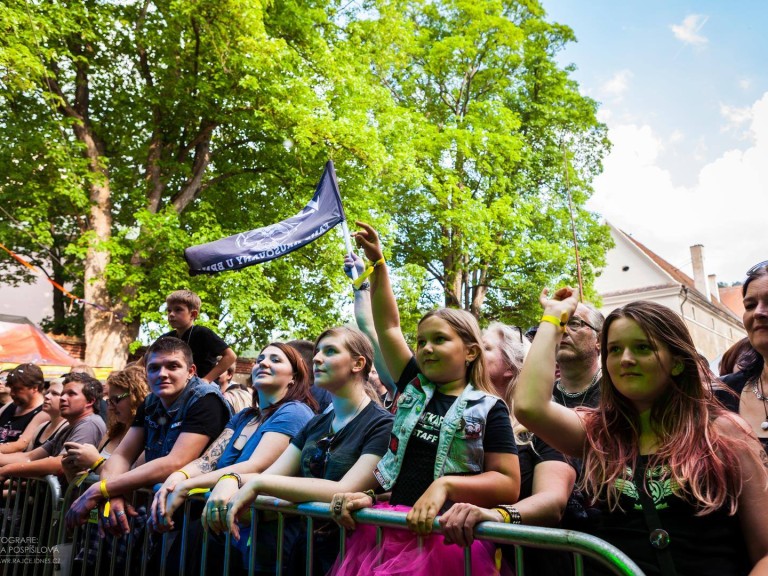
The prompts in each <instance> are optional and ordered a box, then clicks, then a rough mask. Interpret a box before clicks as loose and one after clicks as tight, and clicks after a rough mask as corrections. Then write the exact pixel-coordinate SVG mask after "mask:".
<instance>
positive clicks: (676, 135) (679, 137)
mask: <svg viewBox="0 0 768 576" xmlns="http://www.w3.org/2000/svg"><path fill="white" fill-rule="evenodd" d="M683 140H685V134H683V131H682V130H678V129H675V130H672V134H670V135H669V141H670V142H671V143H672V144H677V143H678V142H682V141H683Z"/></svg>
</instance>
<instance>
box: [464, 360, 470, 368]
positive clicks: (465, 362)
mask: <svg viewBox="0 0 768 576" xmlns="http://www.w3.org/2000/svg"><path fill="white" fill-rule="evenodd" d="M464 366H466V367H467V368H469V360H464Z"/></svg>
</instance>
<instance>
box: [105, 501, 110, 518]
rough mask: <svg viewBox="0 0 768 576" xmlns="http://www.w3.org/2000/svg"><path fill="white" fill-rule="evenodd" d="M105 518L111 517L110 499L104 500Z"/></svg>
mask: <svg viewBox="0 0 768 576" xmlns="http://www.w3.org/2000/svg"><path fill="white" fill-rule="evenodd" d="M104 518H109V500H107V501H106V502H104Z"/></svg>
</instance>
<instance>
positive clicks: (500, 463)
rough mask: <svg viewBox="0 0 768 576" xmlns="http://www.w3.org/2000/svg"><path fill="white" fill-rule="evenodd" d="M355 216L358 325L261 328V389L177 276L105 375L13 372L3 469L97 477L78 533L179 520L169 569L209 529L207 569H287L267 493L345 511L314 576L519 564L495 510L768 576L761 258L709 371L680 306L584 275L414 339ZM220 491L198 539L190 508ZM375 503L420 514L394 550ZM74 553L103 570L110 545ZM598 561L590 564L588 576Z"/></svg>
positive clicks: (0, 432) (289, 556)
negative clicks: (227, 565)
mask: <svg viewBox="0 0 768 576" xmlns="http://www.w3.org/2000/svg"><path fill="white" fill-rule="evenodd" d="M358 225H359V226H360V230H359V231H358V232H357V233H356V234H355V239H356V242H357V245H358V246H359V247H360V248H361V249H362V251H363V252H364V254H365V257H366V258H367V259H368V261H369V262H370V265H368V266H366V265H365V264H364V263H363V261H362V260H361V259H360V258H357V257H356V256H355V255H353V254H350V255H349V256H348V257H347V258H346V260H345V268H346V270H347V272H348V274H349V275H350V277H353V278H356V280H354V282H353V286H354V295H355V318H356V322H357V327H350V326H343V327H334V328H330V329H328V330H325V331H324V332H323V333H322V334H320V335H319V336H318V337H317V338H316V339H315V341H314V343H307V342H306V341H292V342H272V343H270V344H268V345H267V346H265V347H264V348H263V349H262V350H261V351H260V352H259V355H258V358H257V359H256V361H255V364H254V366H253V369H252V374H251V384H250V386H251V390H252V392H247V391H246V390H245V389H244V388H242V387H241V386H240V385H239V384H237V383H236V382H234V381H233V375H234V361H235V358H236V357H235V354H234V352H233V351H232V349H231V348H230V347H229V346H228V345H227V344H226V343H225V342H224V341H223V340H222V339H221V338H219V337H218V336H217V335H216V334H215V333H213V332H212V331H210V330H209V329H207V328H204V327H202V326H198V325H196V324H195V320H196V318H197V316H198V314H199V312H200V308H201V305H202V303H201V301H200V298H199V297H197V295H195V294H194V293H192V292H189V291H185V290H180V291H177V292H174V293H172V294H171V295H170V296H169V297H168V299H167V306H168V321H169V324H170V325H171V327H172V328H173V331H172V332H169V333H168V334H164V335H163V336H162V337H161V338H159V339H158V340H156V341H155V342H154V343H153V344H152V345H151V346H149V348H148V349H147V350H146V352H145V354H144V356H143V358H142V359H141V360H139V361H137V362H135V363H133V364H129V365H128V366H127V367H126V368H125V369H123V370H119V371H115V372H113V373H112V374H111V375H110V376H109V378H108V379H107V382H106V390H102V384H101V383H100V382H99V381H98V380H96V379H95V378H94V377H93V376H92V375H89V374H87V373H85V372H84V371H78V370H74V371H73V372H72V373H71V374H69V375H67V376H65V377H64V378H63V379H61V380H54V381H51V382H47V383H46V382H44V378H43V375H42V372H41V371H40V369H39V368H38V367H37V366H34V365H31V364H25V365H21V366H18V367H17V368H15V369H14V370H12V371H10V373H8V374H7V379H6V380H7V382H6V383H5V384H7V387H8V389H9V390H7V391H6V390H5V389H4V388H0V401H1V400H2V399H3V398H2V395H3V394H4V393H9V394H10V401H8V403H7V405H6V406H5V407H3V408H2V409H1V410H2V411H0V477H1V478H8V477H11V476H22V477H39V476H44V475H46V474H56V475H60V476H61V477H62V478H63V479H65V481H67V482H75V483H79V482H81V481H82V480H83V479H84V478H85V477H86V476H87V475H88V474H96V475H97V476H98V480H97V481H96V482H94V483H92V484H91V485H90V486H89V487H88V488H86V489H85V490H84V491H83V492H82V494H81V495H80V496H79V497H78V498H77V499H76V500H75V501H74V502H73V503H72V504H71V506H70V508H69V509H68V511H67V513H66V524H67V526H68V527H69V528H74V527H76V526H79V525H82V524H84V523H86V522H88V520H89V518H91V516H92V512H93V511H98V514H97V518H98V527H99V530H98V533H99V537H101V538H108V539H118V540H119V543H120V544H119V545H120V546H123V547H124V546H126V545H127V544H126V541H127V539H126V538H124V536H125V535H126V534H129V533H130V532H131V531H132V530H133V531H140V530H149V531H150V533H151V534H152V536H151V538H152V539H153V540H155V541H157V540H159V535H161V534H164V533H170V534H171V535H172V539H171V545H170V548H169V549H168V550H167V551H166V557H165V558H164V561H165V564H166V569H167V570H170V573H173V572H174V571H176V570H177V568H178V566H179V565H180V563H181V562H182V560H183V561H184V562H186V564H185V565H186V567H187V569H188V570H191V571H192V572H193V573H199V571H200V568H201V566H200V563H201V558H200V557H199V553H198V552H199V550H200V549H201V546H200V543H201V542H202V541H203V539H205V538H207V539H208V556H207V562H209V564H208V566H209V567H210V568H211V569H212V567H214V566H216V567H220V566H221V565H222V562H223V558H224V556H225V554H226V553H227V552H231V554H230V558H233V559H234V560H233V561H232V564H231V567H232V573H241V572H242V573H244V572H245V571H246V570H247V569H248V566H249V561H250V558H251V557H252V556H253V557H255V558H256V565H255V567H254V568H255V573H257V574H274V573H275V568H276V559H277V548H278V542H277V538H278V537H279V534H280V531H279V530H278V526H277V524H278V523H277V521H276V518H275V516H274V515H273V514H271V513H269V512H259V514H258V517H257V518H251V517H250V505H251V503H252V502H253V501H254V500H255V499H256V497H257V496H259V495H262V494H264V495H270V496H274V497H276V498H281V499H284V500H287V501H291V502H297V503H300V502H326V503H328V504H329V505H330V510H331V515H332V518H333V520H332V521H327V522H316V523H315V525H314V527H313V537H314V541H315V546H314V547H313V557H312V564H313V567H314V568H313V569H314V573H315V574H334V575H342V576H351V575H357V574H378V575H394V574H404V573H408V574H413V575H421V574H424V575H431V574H448V575H451V574H463V573H464V548H465V547H468V546H469V547H472V555H471V558H472V571H473V573H474V574H483V575H485V574H499V573H501V574H514V572H515V568H514V554H515V551H514V549H513V548H511V547H510V548H506V547H503V546H502V547H501V548H499V549H497V547H496V545H494V544H492V543H490V542H487V541H483V540H478V539H476V538H475V533H474V530H475V527H476V526H477V524H478V523H481V522H485V521H492V522H503V523H511V524H526V525H534V526H546V527H562V528H569V529H575V530H580V531H584V532H588V533H590V534H594V535H596V536H598V537H600V538H602V539H604V540H606V541H607V542H609V543H611V544H613V545H614V546H616V547H617V548H618V549H620V550H622V551H623V552H624V553H625V554H627V555H628V556H629V557H630V558H631V559H632V560H633V561H634V562H635V563H636V564H637V565H638V566H640V568H641V569H642V570H643V571H644V572H645V573H646V574H659V575H662V576H674V575H677V574H679V575H684V574H712V575H717V576H722V575H741V574H750V573H752V574H762V573H765V574H768V516H767V515H766V514H764V513H763V510H765V509H766V508H767V507H768V457H767V456H766V452H765V450H766V449H768V389H766V387H765V386H764V382H763V379H764V378H765V380H766V381H768V367H767V366H766V362H765V359H766V357H768V262H762V263H760V264H758V265H756V266H754V267H753V268H751V269H750V270H749V271H748V272H747V278H746V280H745V282H744V285H743V296H744V307H745V313H744V326H745V328H746V331H747V334H748V338H747V339H746V341H743V342H739V343H737V344H736V345H734V347H733V349H732V350H730V351H728V353H727V354H725V355H724V357H723V362H722V364H721V368H722V371H721V374H720V377H716V376H715V375H714V374H713V373H712V372H711V371H710V369H709V366H708V365H707V364H706V362H705V361H703V360H702V358H701V356H700V355H699V354H698V353H697V351H696V349H695V346H694V344H693V342H692V340H691V336H690V334H689V333H688V330H687V328H686V326H685V324H684V323H683V321H682V320H681V319H680V317H679V315H677V314H676V313H675V312H673V311H672V310H670V309H668V308H665V307H663V306H660V305H657V304H654V303H651V302H633V303H631V304H628V305H626V306H624V307H622V308H619V309H616V310H614V311H613V312H611V313H610V314H609V315H608V317H607V318H604V317H603V315H602V314H601V313H600V312H599V311H598V310H597V309H595V308H593V307H592V306H590V305H588V304H585V303H583V302H581V301H580V298H579V294H578V293H577V292H576V291H574V290H573V289H571V288H567V287H566V288H561V289H559V290H557V291H555V292H554V293H552V294H550V293H549V292H548V291H547V290H546V289H545V290H543V291H542V293H541V296H540V302H541V306H542V317H541V322H540V324H539V326H538V327H537V329H536V330H535V331H529V333H528V334H524V333H523V331H522V330H521V329H519V328H516V327H511V326H507V325H504V324H501V323H498V322H493V323H491V324H490V325H489V326H488V327H487V328H486V329H485V330H484V331H481V329H480V326H479V325H478V322H477V320H476V319H475V317H474V316H472V315H471V314H470V313H468V312H465V311H462V310H455V309H448V308H441V309H437V310H433V311H430V312H428V313H427V314H425V315H424V316H423V317H422V318H421V320H420V321H419V323H418V329H417V336H416V342H410V343H409V342H408V341H407V340H406V338H405V337H404V335H403V332H402V330H401V327H400V320H399V318H400V316H399V311H398V307H397V302H396V300H395V296H394V292H393V290H392V286H391V283H390V276H389V271H388V268H387V264H386V262H385V259H384V256H383V251H382V247H381V244H380V241H379V237H378V234H377V233H376V231H375V230H374V229H373V228H372V227H371V226H369V225H367V224H365V223H362V222H359V223H358ZM532 332H535V336H533V334H532ZM529 337H530V339H529ZM105 412H106V413H105ZM153 486H154V487H155V490H156V491H155V496H154V499H153V501H152V502H151V505H149V506H148V507H147V508H141V509H134V508H133V507H132V506H131V505H130V495H131V494H132V493H133V492H134V491H135V490H137V489H139V488H144V487H153ZM205 490H207V491H208V492H207V494H208V496H207V500H206V501H205V502H204V503H201V502H196V503H195V504H194V505H193V508H192V510H193V512H192V519H193V522H192V524H191V526H189V527H188V537H187V542H186V544H187V546H186V548H185V549H186V552H182V549H183V547H182V545H181V542H180V541H179V540H180V539H178V538H176V539H174V538H173V537H174V536H177V535H178V533H179V527H180V526H181V516H182V514H183V512H184V508H185V503H186V502H187V501H188V500H189V497H190V494H193V493H195V492H198V491H205ZM368 507H373V508H376V509H381V510H395V511H403V512H405V513H406V524H407V528H408V530H402V529H394V528H385V529H384V530H383V534H382V537H381V542H378V539H377V534H376V531H375V529H373V528H372V527H370V526H365V525H359V526H358V525H356V524H355V519H354V512H355V511H357V510H360V509H362V508H368ZM435 520H437V521H438V523H439V526H440V527H441V529H442V530H441V531H440V532H441V533H440V534H435V533H433V527H434V526H435ZM252 522H257V523H258V530H257V533H256V534H257V537H256V539H255V541H251V538H250V534H251V531H250V524H251V523H252ZM339 526H343V527H345V528H347V529H348V532H347V534H348V537H347V542H346V554H345V555H344V559H343V560H341V559H340V558H339ZM282 528H283V530H282V534H283V542H282V546H283V558H284V562H283V574H304V573H305V571H306V566H305V562H306V557H307V549H306V545H307V538H306V536H307V535H306V529H307V528H306V524H305V523H304V522H301V521H299V520H298V519H287V520H286V521H285V522H284V526H283V527H282ZM226 533H231V535H232V538H231V540H230V542H231V543H230V544H227V542H228V541H227V539H225V538H224V537H223V536H224V535H225V534H226ZM417 535H418V536H420V538H418V539H417V538H416V536H417ZM76 545H77V546H78V547H79V548H80V552H79V554H78V561H79V562H82V563H85V564H86V568H87V570H90V571H91V572H92V573H98V571H99V567H98V566H96V564H95V563H96V554H95V553H94V550H95V549H96V547H97V546H98V541H94V540H93V539H91V540H90V541H88V540H85V539H81V540H80V541H79V542H77V543H76ZM228 545H230V546H232V547H233V550H231V551H228V550H227V549H226V547H227V546H228ZM160 554H161V552H160V549H159V547H155V549H154V551H152V552H150V555H149V557H146V558H142V562H144V563H146V564H149V565H154V564H156V563H158V565H159V562H160V558H159V556H160ZM182 554H185V555H186V556H185V557H184V558H182ZM524 558H525V570H526V573H528V574H541V575H544V576H549V575H552V576H555V575H558V574H570V573H573V569H574V568H573V566H572V558H571V557H570V555H568V554H565V553H557V552H552V551H541V550H533V549H532V550H528V551H526V554H525V556H524ZM604 572H605V569H604V568H603V567H601V566H599V565H598V564H597V563H592V562H589V561H587V565H586V573H587V574H602V573H604Z"/></svg>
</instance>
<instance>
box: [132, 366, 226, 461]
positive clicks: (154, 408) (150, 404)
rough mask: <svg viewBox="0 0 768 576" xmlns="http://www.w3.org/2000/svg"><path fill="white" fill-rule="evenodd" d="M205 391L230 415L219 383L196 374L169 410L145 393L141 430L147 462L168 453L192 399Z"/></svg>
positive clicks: (152, 396) (198, 398) (192, 403)
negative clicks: (144, 440) (216, 399)
mask: <svg viewBox="0 0 768 576" xmlns="http://www.w3.org/2000/svg"><path fill="white" fill-rule="evenodd" d="M208 394H215V395H216V396H217V397H218V398H219V400H221V402H222V403H223V404H224V405H225V406H226V407H227V410H228V412H229V415H230V416H231V415H232V408H230V406H229V403H228V402H227V401H226V400H225V399H224V396H222V394H221V391H220V390H219V387H218V386H216V385H214V384H208V383H206V382H203V381H202V380H200V378H198V377H197V376H193V377H192V378H191V379H190V381H189V382H188V383H187V385H186V386H185V387H184V390H183V391H182V393H181V394H180V395H179V397H178V398H176V400H175V401H174V402H173V404H171V406H170V407H169V408H168V410H166V409H165V407H164V406H163V404H162V402H160V398H158V397H157V396H155V395H154V394H150V395H149V396H147V399H146V400H145V404H144V409H145V416H144V430H146V433H147V438H146V444H145V447H144V454H145V458H146V461H147V462H150V461H152V460H155V459H156V458H161V457H163V456H167V455H168V454H169V453H170V451H171V448H173V445H174V443H175V442H176V439H177V438H178V437H179V434H181V426H182V424H183V423H184V418H186V416H187V412H189V409H190V408H191V407H192V406H193V405H194V404H195V402H197V401H198V400H200V398H202V397H203V396H207V395H208Z"/></svg>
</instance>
